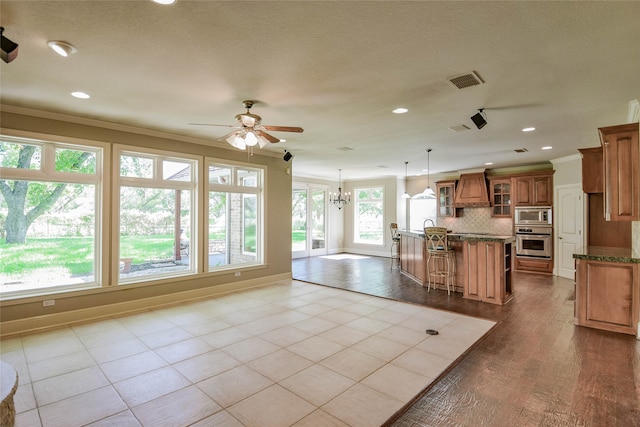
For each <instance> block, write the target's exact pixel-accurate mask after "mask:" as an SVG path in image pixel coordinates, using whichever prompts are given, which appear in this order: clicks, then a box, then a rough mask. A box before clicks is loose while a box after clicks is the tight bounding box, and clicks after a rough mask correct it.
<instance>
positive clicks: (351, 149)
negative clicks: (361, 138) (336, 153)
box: [338, 147, 353, 151]
mask: <svg viewBox="0 0 640 427" xmlns="http://www.w3.org/2000/svg"><path fill="white" fill-rule="evenodd" d="M338 150H340V151H353V148H351V147H339V148H338Z"/></svg>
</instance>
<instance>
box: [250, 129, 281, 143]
mask: <svg viewBox="0 0 640 427" xmlns="http://www.w3.org/2000/svg"><path fill="white" fill-rule="evenodd" d="M255 132H256V133H257V134H258V136H264V137H265V139H266V140H267V141H269V142H271V143H272V144H275V143H276V142H280V138H276V137H275V136H273V135H269V134H268V133H266V132H265V131H262V130H257V131H255Z"/></svg>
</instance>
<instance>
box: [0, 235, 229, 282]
mask: <svg viewBox="0 0 640 427" xmlns="http://www.w3.org/2000/svg"><path fill="white" fill-rule="evenodd" d="M215 237H216V236H211V237H210V238H211V239H215ZM173 239H174V238H173V236H172V235H159V236H123V237H122V245H121V248H122V250H121V252H120V257H121V258H125V257H126V258H133V262H132V263H133V264H142V263H144V262H148V261H149V260H152V259H153V260H156V259H171V258H173V250H174V240H173ZM93 253H94V252H93V238H92V237H55V238H52V237H49V238H44V237H43V238H35V237H34V238H29V239H28V240H27V243H25V244H24V245H7V244H6V243H4V241H2V242H0V273H3V274H24V273H27V272H28V271H29V270H30V269H36V268H37V269H41V268H47V267H52V268H55V267H63V268H66V269H68V270H69V272H70V273H71V274H72V275H74V276H83V275H87V274H91V273H92V272H93V257H94V255H93Z"/></svg>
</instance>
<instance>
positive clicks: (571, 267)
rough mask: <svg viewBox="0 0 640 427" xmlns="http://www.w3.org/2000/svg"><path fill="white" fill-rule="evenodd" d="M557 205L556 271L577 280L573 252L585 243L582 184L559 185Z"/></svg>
mask: <svg viewBox="0 0 640 427" xmlns="http://www.w3.org/2000/svg"><path fill="white" fill-rule="evenodd" d="M555 206H557V210H556V217H555V218H554V220H555V223H556V224H557V225H556V227H555V232H556V248H555V253H556V257H555V267H556V273H557V275H558V276H561V277H566V278H567V279H571V280H575V272H576V269H575V260H574V259H573V254H574V253H575V252H576V250H577V249H578V248H579V247H580V246H582V245H583V244H584V233H583V224H584V197H583V193H582V188H581V186H580V184H576V185H573V184H572V185H562V186H558V187H557V188H556V203H555Z"/></svg>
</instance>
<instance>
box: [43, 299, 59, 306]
mask: <svg viewBox="0 0 640 427" xmlns="http://www.w3.org/2000/svg"><path fill="white" fill-rule="evenodd" d="M52 305H56V300H54V299H46V300H44V301H42V306H43V307H51V306H52Z"/></svg>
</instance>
